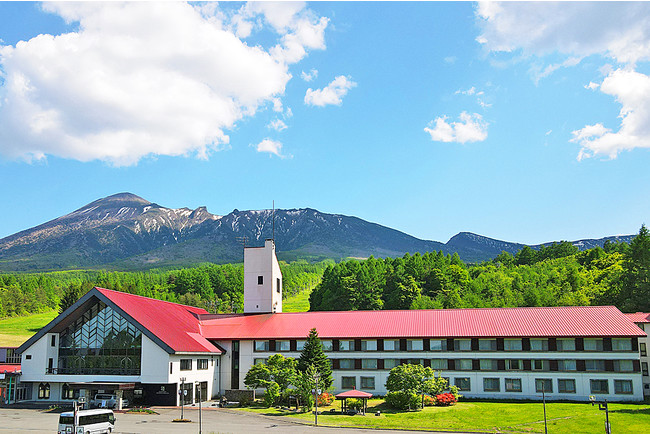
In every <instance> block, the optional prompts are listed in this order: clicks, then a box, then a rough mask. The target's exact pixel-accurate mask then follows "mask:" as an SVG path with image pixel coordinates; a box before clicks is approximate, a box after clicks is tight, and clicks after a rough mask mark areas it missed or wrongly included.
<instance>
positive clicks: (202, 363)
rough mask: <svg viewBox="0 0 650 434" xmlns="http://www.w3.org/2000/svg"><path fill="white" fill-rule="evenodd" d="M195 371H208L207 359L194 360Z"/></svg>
mask: <svg viewBox="0 0 650 434" xmlns="http://www.w3.org/2000/svg"><path fill="white" fill-rule="evenodd" d="M196 369H199V370H202V371H203V370H206V369H208V359H197V360H196Z"/></svg>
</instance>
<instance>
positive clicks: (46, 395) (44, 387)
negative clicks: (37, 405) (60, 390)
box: [38, 383, 50, 399]
mask: <svg viewBox="0 0 650 434" xmlns="http://www.w3.org/2000/svg"><path fill="white" fill-rule="evenodd" d="M38 399H50V383H41V384H39V385H38Z"/></svg>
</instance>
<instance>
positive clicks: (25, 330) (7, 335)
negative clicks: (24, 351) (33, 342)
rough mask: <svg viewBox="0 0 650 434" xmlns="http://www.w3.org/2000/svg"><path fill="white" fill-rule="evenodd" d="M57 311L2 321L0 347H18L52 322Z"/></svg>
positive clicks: (0, 321) (0, 322)
mask: <svg viewBox="0 0 650 434" xmlns="http://www.w3.org/2000/svg"><path fill="white" fill-rule="evenodd" d="M56 315H57V311H56V310H51V311H49V312H44V313H37V314H34V315H27V316H18V317H12V318H4V319H0V346H4V347H17V346H20V344H22V343H23V342H25V341H26V340H27V339H29V338H30V337H31V336H32V335H33V334H34V333H36V332H37V331H39V330H40V329H41V328H43V326H45V325H46V324H47V323H49V322H50V321H52V320H53V319H54V317H55V316H56Z"/></svg>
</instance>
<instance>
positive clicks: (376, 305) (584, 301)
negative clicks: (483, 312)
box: [310, 226, 650, 312]
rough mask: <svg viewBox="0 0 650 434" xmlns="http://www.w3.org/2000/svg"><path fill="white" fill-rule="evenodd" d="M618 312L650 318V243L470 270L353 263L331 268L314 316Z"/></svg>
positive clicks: (430, 262)
mask: <svg viewBox="0 0 650 434" xmlns="http://www.w3.org/2000/svg"><path fill="white" fill-rule="evenodd" d="M602 304H614V305H616V306H617V307H619V308H620V309H621V310H623V311H626V312H633V311H649V310H650V235H649V233H648V230H647V229H646V227H645V226H643V227H641V230H640V231H639V235H637V236H636V237H635V238H634V239H633V240H632V242H631V243H630V244H627V243H611V242H608V243H606V244H605V246H604V248H600V247H596V248H593V249H589V250H585V251H579V250H578V248H577V247H575V246H573V245H572V244H571V243H568V242H562V243H556V244H553V245H550V246H544V247H541V248H540V249H539V250H533V249H531V248H530V247H527V246H526V247H524V248H522V249H521V250H520V251H519V252H517V254H516V255H514V256H513V255H511V254H509V253H507V252H504V253H502V254H501V255H499V256H498V257H496V258H495V259H494V260H492V261H489V262H484V263H481V264H478V265H474V266H467V265H466V264H465V263H463V261H461V260H460V258H459V257H458V255H456V254H454V255H453V256H451V255H444V254H443V253H442V252H437V253H436V252H431V253H426V254H424V255H420V254H417V253H416V254H415V255H408V254H407V255H404V257H402V258H386V259H375V258H369V259H368V260H365V261H356V260H349V261H344V262H341V263H338V264H335V265H331V266H329V267H328V268H327V269H326V270H325V273H324V275H323V279H322V281H321V283H320V284H319V285H318V286H317V287H316V289H315V290H314V291H313V292H312V294H311V296H310V305H311V310H372V309H441V308H473V307H516V306H568V305H602Z"/></svg>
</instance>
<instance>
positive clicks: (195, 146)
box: [0, 2, 327, 166]
mask: <svg viewBox="0 0 650 434" xmlns="http://www.w3.org/2000/svg"><path fill="white" fill-rule="evenodd" d="M43 8H44V9H45V10H47V11H50V12H52V13H55V14H58V15H60V16H62V17H63V18H64V19H66V20H67V21H68V22H72V23H74V22H78V23H79V25H78V30H77V31H75V32H70V33H66V34H62V35H59V36H53V35H47V34H44V35H39V36H37V37H35V38H32V39H30V40H29V41H22V42H20V43H18V44H16V46H2V47H0V68H1V71H2V73H3V79H4V83H3V84H2V85H0V95H2V105H1V106H0V153H2V154H4V155H6V156H8V157H10V158H24V159H28V160H29V159H39V158H44V157H45V156H46V155H55V156H59V157H63V158H71V159H77V160H80V161H90V160H97V159H98V160H104V161H108V162H111V163H112V164H114V165H117V166H119V165H131V164H136V163H137V162H138V161H139V159H141V158H143V157H145V156H147V155H169V156H177V155H197V156H199V157H201V158H207V156H208V155H209V154H210V153H211V152H212V151H214V150H218V149H220V148H222V147H224V146H226V145H227V143H228V142H229V137H228V135H227V132H226V131H227V130H229V129H231V128H232V127H234V125H235V124H236V122H238V121H239V120H241V119H242V118H244V117H246V116H253V115H255V113H256V112H257V111H258V110H260V108H262V107H265V106H267V105H268V103H269V102H270V103H272V104H273V107H274V109H275V110H278V111H282V103H281V100H280V98H281V96H282V95H283V94H284V91H285V86H286V84H287V82H288V81H289V80H290V79H291V74H289V72H288V63H290V62H295V61H297V60H299V59H300V58H301V57H302V56H304V54H305V53H306V50H307V49H310V48H319V49H321V48H324V42H323V41H324V40H323V31H324V29H325V27H326V23H327V19H320V18H318V17H315V16H314V15H313V13H312V12H311V11H309V10H308V9H305V7H304V5H300V4H294V3H284V4H281V5H270V4H267V5H262V6H260V8H261V9H263V13H264V17H265V20H266V21H265V23H266V22H268V23H270V24H266V25H267V26H270V27H271V30H272V32H273V31H276V29H279V30H280V31H278V32H276V33H277V37H278V39H279V40H280V41H281V42H280V43H279V44H278V45H279V46H280V48H279V50H281V51H282V50H284V49H285V48H286V49H288V48H287V47H288V46H285V42H286V40H287V38H289V39H292V40H293V44H294V45H295V46H294V45H291V46H292V47H294V48H293V50H298V48H297V46H298V45H299V46H300V47H302V48H301V50H302V51H301V53H302V54H301V55H300V56H297V55H295V56H288V55H282V56H278V54H277V50H278V48H277V46H276V47H274V48H272V49H270V50H269V51H265V50H264V49H263V48H261V47H259V46H251V45H248V44H246V43H244V42H242V41H241V40H240V39H239V38H238V37H237V35H235V34H234V33H233V30H231V28H232V27H233V26H231V24H230V23H228V22H225V21H224V20H225V18H224V17H223V16H222V14H221V13H220V12H219V11H218V8H217V7H216V6H210V7H206V6H197V7H193V6H191V5H189V4H187V3H176V2H161V3H155V2H154V3H147V2H129V3H113V2H106V3H77V2H72V3H47V2H46V3H44V4H43ZM283 9H284V10H288V12H285V13H284V15H283V13H282V10H283ZM211 14H212V15H211ZM282 17H284V18H282ZM283 20H284V21H283ZM323 20H324V21H323ZM282 23H284V27H282ZM322 23H325V24H322ZM240 26H244V23H240ZM238 28H240V27H238ZM254 28H255V26H251V28H250V29H249V30H246V28H244V27H241V28H240V30H239V34H240V36H242V37H243V35H245V34H246V33H247V32H248V33H250V31H253V30H254ZM310 28H311V30H309V29H310ZM298 51H300V50H298ZM285 54H286V53H285Z"/></svg>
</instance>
